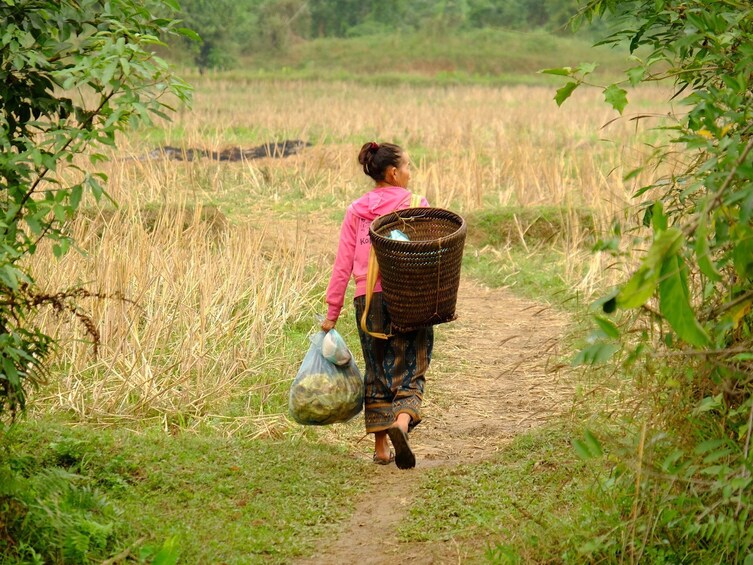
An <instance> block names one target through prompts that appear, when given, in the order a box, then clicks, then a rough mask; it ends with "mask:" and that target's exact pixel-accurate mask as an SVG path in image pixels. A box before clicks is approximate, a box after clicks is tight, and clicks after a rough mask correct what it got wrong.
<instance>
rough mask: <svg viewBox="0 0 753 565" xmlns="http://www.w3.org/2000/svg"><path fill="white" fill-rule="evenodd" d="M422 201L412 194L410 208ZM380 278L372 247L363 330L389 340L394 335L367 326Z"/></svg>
mask: <svg viewBox="0 0 753 565" xmlns="http://www.w3.org/2000/svg"><path fill="white" fill-rule="evenodd" d="M421 200H423V196H421V195H420V194H416V193H415V192H414V193H411V197H410V207H411V208H418V207H419V206H421ZM378 276H379V263H377V257H376V252H375V251H374V247H373V246H372V247H371V250H370V251H369V269H368V271H367V272H366V304H365V306H364V308H363V314H362V315H361V329H362V330H363V331H364V332H366V333H367V334H369V335H370V336H372V337H375V338H377V339H387V338H389V337H390V336H391V335H392V334H389V335H388V334H384V333H381V332H371V331H369V328H368V326H367V325H366V318H367V317H368V316H369V308H370V307H371V298H372V296H373V295H374V288H375V287H376V282H377V277H378Z"/></svg>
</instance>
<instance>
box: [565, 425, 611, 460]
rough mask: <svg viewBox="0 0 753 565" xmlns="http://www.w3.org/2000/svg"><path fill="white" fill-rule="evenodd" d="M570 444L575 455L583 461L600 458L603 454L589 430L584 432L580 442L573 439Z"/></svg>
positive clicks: (597, 441)
mask: <svg viewBox="0 0 753 565" xmlns="http://www.w3.org/2000/svg"><path fill="white" fill-rule="evenodd" d="M572 443H573V448H574V449H575V453H576V454H577V455H578V457H580V458H581V459H582V460H584V461H588V460H589V459H594V458H595V457H601V456H602V455H603V454H604V451H603V450H602V449H601V444H600V443H599V440H597V439H596V437H595V436H594V435H593V434H592V433H591V432H590V431H589V430H586V431H585V432H584V434H583V439H582V440H580V439H574V440H573V442H572Z"/></svg>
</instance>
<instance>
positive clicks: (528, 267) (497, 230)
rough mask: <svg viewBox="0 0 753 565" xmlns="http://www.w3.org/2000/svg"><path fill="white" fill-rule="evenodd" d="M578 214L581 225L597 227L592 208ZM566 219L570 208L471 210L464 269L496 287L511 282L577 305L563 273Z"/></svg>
mask: <svg viewBox="0 0 753 565" xmlns="http://www.w3.org/2000/svg"><path fill="white" fill-rule="evenodd" d="M576 215H577V221H578V222H579V223H580V224H581V225H582V226H584V227H585V228H586V229H587V230H588V229H593V218H592V215H591V213H590V212H589V211H588V210H579V211H576ZM568 221H570V219H569V218H568V213H567V211H566V210H564V209H562V208H558V207H553V206H540V207H528V208H521V207H503V208H486V209H484V210H480V211H478V212H474V213H471V214H468V215H467V216H466V222H467V224H468V236H467V242H466V250H465V254H464V256H463V269H464V273H465V274H466V275H468V276H470V277H472V278H475V279H477V280H479V281H481V282H483V283H484V284H486V285H488V286H490V287H493V288H495V287H502V286H507V287H510V288H512V289H514V290H515V292H517V293H519V294H520V295H522V296H525V297H527V298H532V299H536V300H542V299H545V300H546V301H548V302H549V303H551V304H557V305H559V307H561V308H563V309H568V310H574V309H576V308H579V307H581V306H582V304H581V303H580V302H579V299H578V298H579V297H578V296H577V295H576V294H575V293H574V292H573V291H572V288H571V287H570V285H569V284H568V282H567V281H566V280H565V278H564V277H563V270H564V269H563V263H564V262H565V261H567V260H568V258H567V256H566V253H565V251H564V250H563V248H562V241H561V235H562V233H564V232H565V231H566V230H567V229H568V228H567V222H568ZM521 232H522V233H523V234H524V235H523V236H522V237H521V235H520V234H521ZM586 243H588V242H586Z"/></svg>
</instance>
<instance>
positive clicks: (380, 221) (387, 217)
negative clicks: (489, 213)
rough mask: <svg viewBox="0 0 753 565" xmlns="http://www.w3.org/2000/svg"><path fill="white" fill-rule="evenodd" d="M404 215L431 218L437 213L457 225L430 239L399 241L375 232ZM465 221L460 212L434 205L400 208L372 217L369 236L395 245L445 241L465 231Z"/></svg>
mask: <svg viewBox="0 0 753 565" xmlns="http://www.w3.org/2000/svg"><path fill="white" fill-rule="evenodd" d="M403 215H405V216H407V217H408V218H411V219H414V218H422V217H428V218H429V219H431V216H432V215H435V216H436V215H439V216H441V217H442V219H449V220H454V221H455V222H456V223H457V224H458V226H457V229H456V230H455V231H453V232H452V233H448V234H447V235H443V236H442V237H438V238H436V239H430V240H420V241H401V240H396V239H392V238H390V237H387V236H384V235H381V234H379V233H377V231H376V230H377V229H379V228H381V227H382V226H383V225H385V224H388V223H390V222H392V221H398V220H401V219H405V218H403V217H402V216H403ZM466 227H467V226H466V222H465V218H463V216H461V215H460V214H458V213H456V212H453V211H452V210H447V209H446V208H436V207H428V206H422V207H418V208H403V209H401V210H394V211H392V212H389V213H387V214H382V215H381V216H377V217H376V218H374V219H373V220H372V222H371V224H370V225H369V236H370V237H371V238H372V240H373V238H375V237H376V238H377V239H378V240H379V241H380V242H381V241H384V242H390V244H395V245H406V246H409V245H411V244H412V245H417V244H426V243H431V242H434V243H436V242H438V241H445V240H449V239H453V238H456V237H459V236H460V235H461V234H463V233H465V231H466Z"/></svg>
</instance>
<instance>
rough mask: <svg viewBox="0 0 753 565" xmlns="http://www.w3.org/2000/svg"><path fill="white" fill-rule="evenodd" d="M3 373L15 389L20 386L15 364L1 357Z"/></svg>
mask: <svg viewBox="0 0 753 565" xmlns="http://www.w3.org/2000/svg"><path fill="white" fill-rule="evenodd" d="M3 373H5V377H6V378H7V379H8V382H9V383H10V384H11V386H13V387H17V386H19V385H20V384H21V379H20V378H18V369H16V365H15V363H13V361H12V360H11V359H9V358H7V357H3Z"/></svg>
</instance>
